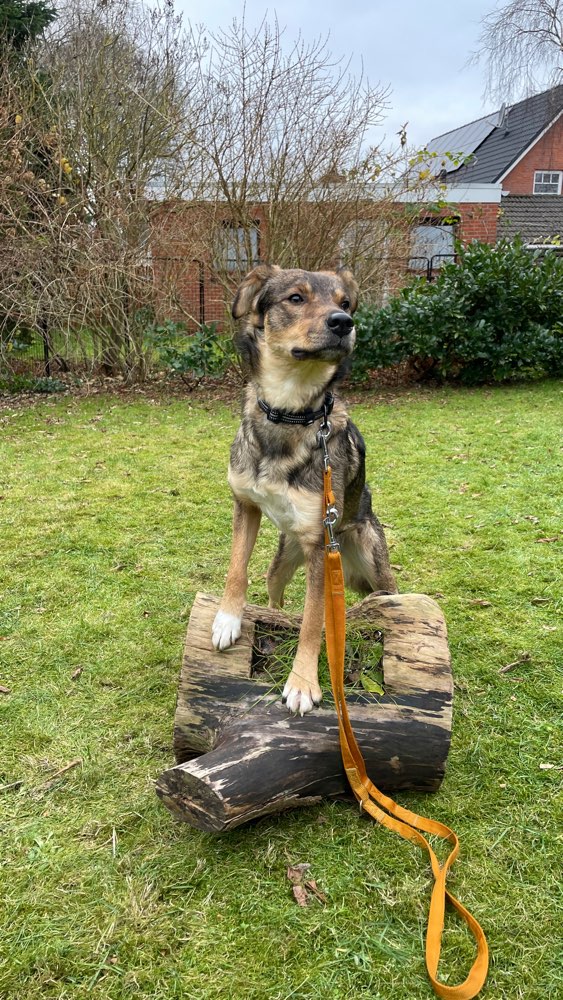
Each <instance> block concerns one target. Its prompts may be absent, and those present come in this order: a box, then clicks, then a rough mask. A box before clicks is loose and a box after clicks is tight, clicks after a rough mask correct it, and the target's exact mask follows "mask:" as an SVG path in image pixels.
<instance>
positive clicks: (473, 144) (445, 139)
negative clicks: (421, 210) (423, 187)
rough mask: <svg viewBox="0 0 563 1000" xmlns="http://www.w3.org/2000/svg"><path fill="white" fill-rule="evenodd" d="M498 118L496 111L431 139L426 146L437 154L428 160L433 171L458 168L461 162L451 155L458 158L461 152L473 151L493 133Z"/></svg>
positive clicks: (467, 153) (467, 154) (466, 153)
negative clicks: (454, 159) (456, 161)
mask: <svg viewBox="0 0 563 1000" xmlns="http://www.w3.org/2000/svg"><path fill="white" fill-rule="evenodd" d="M497 118H498V116H497V114H496V112H495V113H493V114H492V115H486V116H485V117H484V118H478V119H477V120H476V121H474V122H469V124H468V125H461V126H460V128H454V129H452V131H451V132H444V134H443V135H438V136H436V137H435V138H434V139H431V140H430V142H429V143H427V145H426V148H427V150H428V152H429V153H434V154H436V156H435V157H432V160H429V161H428V166H431V165H432V166H433V172H439V171H440V169H444V170H445V171H446V173H450V172H451V171H453V170H457V169H458V167H459V162H458V163H455V161H453V160H452V159H451V158H450V157H452V156H453V157H455V158H456V159H457V157H458V155H459V154H461V155H462V156H463V157H466V156H469V155H470V154H471V153H473V152H474V151H475V150H476V149H477V147H478V146H480V145H481V143H482V142H483V140H484V139H486V138H487V136H488V135H490V134H491V132H492V131H493V129H494V128H495V124H496V121H497ZM432 161H433V162H432Z"/></svg>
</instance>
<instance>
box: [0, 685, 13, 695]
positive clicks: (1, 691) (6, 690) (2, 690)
mask: <svg viewBox="0 0 563 1000" xmlns="http://www.w3.org/2000/svg"><path fill="white" fill-rule="evenodd" d="M11 693H12V689H11V688H8V687H6V686H5V685H4V684H0V694H11Z"/></svg>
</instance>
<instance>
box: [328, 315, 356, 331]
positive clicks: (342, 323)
mask: <svg viewBox="0 0 563 1000" xmlns="http://www.w3.org/2000/svg"><path fill="white" fill-rule="evenodd" d="M326 325H327V326H328V328H329V330H330V331H331V333H335V334H336V336H337V337H345V336H346V334H347V333H350V330H351V329H352V327H353V326H354V320H353V319H352V317H351V316H349V315H348V313H345V312H342V310H341V309H338V310H336V311H335V312H331V313H330V315H329V316H327V320H326Z"/></svg>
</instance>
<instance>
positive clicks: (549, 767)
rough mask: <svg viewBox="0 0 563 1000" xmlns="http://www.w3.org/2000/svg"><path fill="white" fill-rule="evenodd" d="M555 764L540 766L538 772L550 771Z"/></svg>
mask: <svg viewBox="0 0 563 1000" xmlns="http://www.w3.org/2000/svg"><path fill="white" fill-rule="evenodd" d="M554 767H555V764H540V771H551V770H552V769H553V768H554Z"/></svg>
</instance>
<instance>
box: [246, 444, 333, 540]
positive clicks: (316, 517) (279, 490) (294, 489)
mask: <svg viewBox="0 0 563 1000" xmlns="http://www.w3.org/2000/svg"><path fill="white" fill-rule="evenodd" d="M284 431H289V434H290V435H291V437H292V442H291V451H290V454H288V455H284V454H280V453H277V454H276V452H275V447H274V448H273V449H268V450H263V449H262V447H261V446H260V442H259V440H257V438H256V437H255V436H254V435H249V434H248V427H246V428H244V425H243V427H241V431H240V432H239V435H237V438H236V439H235V443H234V445H233V449H232V452H231V464H230V465H229V474H228V480H229V485H230V487H231V489H232V491H233V493H234V495H235V496H236V497H238V499H239V500H242V501H243V502H245V501H246V502H247V503H252V504H255V505H256V506H257V507H260V509H261V511H262V513H263V514H265V515H266V516H267V517H268V518H269V519H270V521H272V522H273V524H274V525H275V526H276V528H277V529H278V530H279V531H282V532H284V533H287V534H298V535H299V536H300V537H302V538H303V537H308V538H310V539H311V541H314V540H316V539H317V538H318V536H319V533H321V532H322V492H321V491H322V474H321V469H320V453H316V450H314V444H315V438H314V435H311V434H310V433H308V434H306V435H304V440H301V441H299V440H298V439H297V437H298V436H297V435H296V434H293V433H292V430H291V429H289V428H284ZM287 436H289V435H287ZM296 439H297V440H296ZM317 466H318V475H315V474H314V473H315V472H316V471H317ZM296 469H297V470H299V469H303V470H306V473H305V471H304V473H303V476H302V477H301V476H297V477H296V476H295V470H296ZM311 479H313V480H314V482H311ZM296 480H297V481H296ZM304 480H305V481H304ZM317 480H318V482H317Z"/></svg>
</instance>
